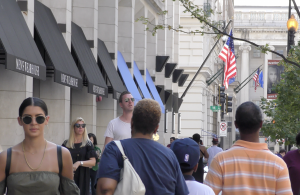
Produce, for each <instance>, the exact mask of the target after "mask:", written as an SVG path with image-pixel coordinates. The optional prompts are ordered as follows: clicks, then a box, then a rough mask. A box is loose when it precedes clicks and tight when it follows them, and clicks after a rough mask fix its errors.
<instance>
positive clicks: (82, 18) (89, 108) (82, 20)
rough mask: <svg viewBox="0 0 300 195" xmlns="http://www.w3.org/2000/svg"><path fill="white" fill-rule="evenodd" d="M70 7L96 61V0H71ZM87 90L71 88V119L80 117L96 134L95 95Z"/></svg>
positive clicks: (73, 19) (85, 88) (89, 130)
mask: <svg viewBox="0 0 300 195" xmlns="http://www.w3.org/2000/svg"><path fill="white" fill-rule="evenodd" d="M72 8H73V9H72V11H73V12H72V21H73V22H74V23H76V24H77V25H79V26H80V27H81V28H82V31H83V33H84V35H85V37H86V39H87V41H89V42H91V43H93V45H92V47H91V51H92V52H93V55H94V57H95V59H96V61H97V48H98V47H97V45H98V0H87V1H81V0H73V5H72ZM86 13H89V14H86ZM87 91H88V89H87V87H83V88H82V89H81V90H73V89H72V90H71V111H72V112H71V121H73V120H74V119H75V118H77V117H82V118H83V119H84V120H85V123H86V124H87V130H88V132H89V133H94V134H95V135H96V117H97V116H96V113H97V107H96V95H93V94H89V93H87Z"/></svg>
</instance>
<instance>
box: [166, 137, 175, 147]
mask: <svg viewBox="0 0 300 195" xmlns="http://www.w3.org/2000/svg"><path fill="white" fill-rule="evenodd" d="M173 141H175V137H170V144H168V145H167V147H168V148H170V147H171V144H172V142H173Z"/></svg>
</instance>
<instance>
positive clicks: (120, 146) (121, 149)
mask: <svg viewBox="0 0 300 195" xmlns="http://www.w3.org/2000/svg"><path fill="white" fill-rule="evenodd" d="M114 142H115V143H116V145H117V146H118V148H119V150H120V152H121V154H122V157H123V159H124V160H125V159H127V156H126V155H125V153H124V150H123V146H122V144H121V142H120V141H114Z"/></svg>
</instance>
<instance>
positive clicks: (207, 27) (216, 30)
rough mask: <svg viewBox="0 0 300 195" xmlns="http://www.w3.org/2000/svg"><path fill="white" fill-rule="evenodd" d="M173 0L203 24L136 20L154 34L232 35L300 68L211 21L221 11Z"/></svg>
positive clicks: (297, 64)
mask: <svg viewBox="0 0 300 195" xmlns="http://www.w3.org/2000/svg"><path fill="white" fill-rule="evenodd" d="M163 1H165V0H163ZM173 1H179V2H180V3H181V5H182V6H183V7H184V8H185V10H183V12H184V13H190V14H191V17H192V18H195V19H197V20H198V21H199V23H200V24H201V25H199V26H200V27H199V29H198V30H193V31H185V30H183V27H182V26H180V25H179V26H170V25H168V24H165V23H159V24H153V23H151V21H149V18H146V17H140V18H138V19H136V22H142V23H143V24H145V25H148V27H147V28H146V30H147V31H149V32H151V33H152V35H153V36H154V35H155V34H156V33H157V31H158V30H161V29H168V30H174V31H176V32H182V33H186V34H194V35H195V34H200V35H204V34H215V35H216V38H220V37H221V36H223V35H225V36H227V37H231V38H232V39H234V40H239V41H244V42H247V43H249V44H251V45H253V46H255V47H257V48H258V49H259V50H261V52H262V53H267V52H271V53H274V54H276V55H278V56H280V57H281V58H282V59H283V60H284V61H285V62H286V63H290V64H293V65H294V66H297V67H298V68H300V64H299V63H296V62H294V61H291V60H289V59H287V58H286V57H285V56H284V55H282V54H280V53H277V52H275V51H272V50H271V49H270V48H269V45H268V44H266V45H258V44H256V43H254V42H252V41H249V40H247V39H242V38H238V37H234V36H230V35H229V34H228V32H226V31H223V29H220V27H221V26H222V25H221V24H220V23H215V22H214V21H211V19H210V17H209V15H210V14H221V12H215V11H214V10H212V9H210V10H204V9H203V8H201V7H200V6H198V5H195V4H194V3H193V2H192V1H191V0H173ZM157 14H158V15H161V16H162V17H166V16H167V14H168V10H164V11H162V12H161V13H157Z"/></svg>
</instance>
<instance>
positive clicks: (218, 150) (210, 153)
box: [207, 146, 223, 168]
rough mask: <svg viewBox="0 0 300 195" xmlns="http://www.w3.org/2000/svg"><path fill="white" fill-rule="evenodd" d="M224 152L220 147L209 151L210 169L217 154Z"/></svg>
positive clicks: (213, 147)
mask: <svg viewBox="0 0 300 195" xmlns="http://www.w3.org/2000/svg"><path fill="white" fill-rule="evenodd" d="M222 151H223V149H222V148H220V147H218V146H212V147H210V148H208V149H207V153H208V154H209V157H208V161H207V166H208V168H209V166H210V163H211V161H212V159H213V158H214V157H215V156H216V154H218V153H219V152H222Z"/></svg>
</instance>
